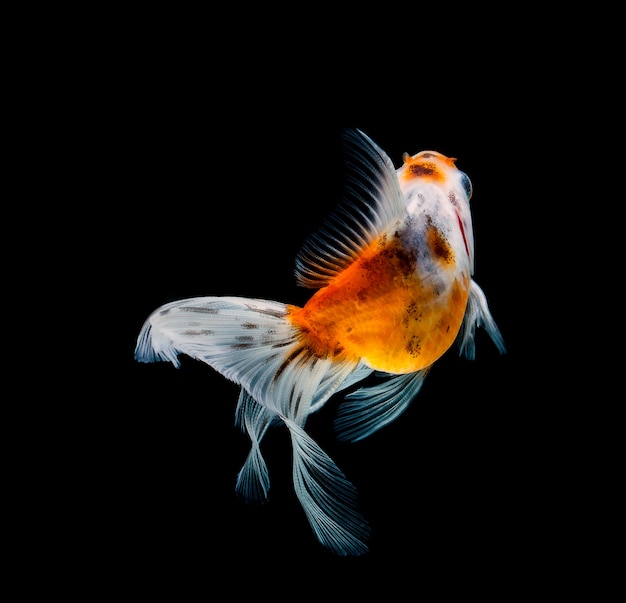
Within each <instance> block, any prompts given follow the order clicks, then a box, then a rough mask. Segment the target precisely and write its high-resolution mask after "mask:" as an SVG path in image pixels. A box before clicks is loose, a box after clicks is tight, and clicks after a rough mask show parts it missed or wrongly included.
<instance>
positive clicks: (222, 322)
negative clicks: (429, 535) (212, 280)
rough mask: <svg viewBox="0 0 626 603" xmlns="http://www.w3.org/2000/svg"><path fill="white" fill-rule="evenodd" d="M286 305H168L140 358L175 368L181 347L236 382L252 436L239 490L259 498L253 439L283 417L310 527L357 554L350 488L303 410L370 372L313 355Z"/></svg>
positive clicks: (357, 522)
mask: <svg viewBox="0 0 626 603" xmlns="http://www.w3.org/2000/svg"><path fill="white" fill-rule="evenodd" d="M287 314H288V311H287V306H286V305H285V304H282V303H279V302H274V301H267V300H260V299H247V298H237V297H198V298H189V299H183V300H180V301H175V302H172V303H169V304H166V305H164V306H162V307H160V308H158V309H157V310H156V311H155V312H153V313H152V314H151V315H150V316H149V317H148V319H147V320H146V322H145V323H144V325H143V327H142V329H141V332H140V334H139V337H138V339H137V346H136V348H135V358H136V359H137V360H138V361H139V362H155V361H159V360H164V361H169V362H172V363H173V364H174V365H175V366H176V367H179V366H180V361H179V360H178V356H179V354H185V355H187V356H190V357H191V358H194V359H196V360H200V361H202V362H205V363H206V364H208V365H209V366H211V367H213V368H214V369H215V370H217V371H218V372H220V373H221V374H222V375H224V376H225V377H226V378H228V379H230V380H231V381H234V382H235V383H238V384H240V385H241V386H242V392H241V395H240V397H239V404H238V406H237V411H236V422H237V424H238V425H239V426H240V427H241V428H242V429H245V430H246V431H247V432H248V434H249V436H250V439H251V442H252V446H251V450H250V454H249V455H248V458H247V460H246V462H245V463H244V466H243V467H242V469H241V471H240V473H239V475H238V478H237V492H238V493H239V494H241V495H242V496H244V497H245V498H246V499H247V500H251V501H259V502H261V501H263V500H264V499H265V498H266V496H267V491H268V488H269V477H268V472H267V467H266V465H265V461H264V460H263V457H262V456H261V453H260V447H259V445H260V442H261V439H262V438H263V436H264V435H265V432H266V430H267V428H268V427H269V426H270V425H272V424H273V423H275V422H276V421H281V420H282V422H284V423H285V424H286V425H287V427H288V428H289V431H290V433H291V435H292V443H293V450H294V457H293V458H294V460H293V463H294V465H293V476H294V488H295V490H296V494H297V496H298V499H299V500H300V503H301V504H302V507H303V509H304V511H305V513H306V515H307V518H308V520H309V523H310V524H311V526H312V528H313V530H314V532H315V534H316V535H317V537H318V539H319V540H320V542H322V544H324V545H325V546H327V547H329V548H330V549H332V550H333V551H334V552H335V553H338V554H344V555H357V554H362V553H363V552H365V551H366V550H367V547H366V545H365V539H366V536H367V534H368V531H369V528H367V523H366V522H365V520H364V519H363V518H362V517H361V516H360V515H359V514H358V512H357V511H356V492H355V490H354V486H352V484H350V482H348V481H347V480H346V478H345V476H344V475H343V474H342V473H341V471H340V470H339V469H338V468H337V467H336V465H335V463H334V462H333V461H332V460H331V459H330V458H329V457H328V455H326V453H325V452H323V451H322V450H321V449H320V447H319V446H318V445H317V444H316V443H315V442H314V441H313V440H312V439H311V438H310V437H309V436H308V435H307V434H306V433H305V432H304V425H305V423H306V419H307V417H308V415H309V414H311V413H312V412H314V411H316V410H317V409H319V408H320V407H321V406H322V405H323V404H324V403H325V402H326V401H327V400H328V399H329V398H330V396H331V395H332V394H333V393H335V392H336V391H338V390H340V389H343V388H345V387H346V385H345V384H346V383H350V384H351V383H355V382H356V381H357V380H358V379H359V378H363V377H364V376H366V375H367V374H369V372H370V371H369V370H363V369H361V368H359V365H358V363H357V362H355V361H349V360H343V361H334V360H332V359H330V358H321V357H318V356H314V355H313V354H312V353H311V352H310V351H309V350H308V349H307V348H306V347H305V346H304V344H303V340H302V337H301V334H300V332H299V331H298V329H297V327H295V326H293V325H292V324H291V322H290V321H289V320H287V319H286V317H287Z"/></svg>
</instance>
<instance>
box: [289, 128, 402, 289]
mask: <svg viewBox="0 0 626 603" xmlns="http://www.w3.org/2000/svg"><path fill="white" fill-rule="evenodd" d="M343 142H344V149H345V152H346V172H347V173H346V183H345V187H344V192H343V196H342V198H341V200H340V202H339V204H338V205H337V207H336V208H335V209H334V210H333V211H332V212H331V213H330V215H329V216H328V217H327V219H326V221H325V222H324V223H323V225H322V227H321V228H320V229H319V230H318V232H317V233H315V234H313V235H311V236H310V237H309V239H308V240H307V241H306V242H305V244H304V245H303V247H302V249H301V250H300V252H299V253H298V255H297V257H296V269H295V274H296V280H297V282H298V284H299V285H302V286H303V287H311V288H319V287H322V286H324V285H326V284H328V282H329V281H330V280H331V279H332V278H333V277H335V276H336V275H337V273H339V272H340V271H341V270H343V269H344V268H346V266H349V265H350V264H351V263H352V262H353V261H354V258H355V257H357V256H358V255H359V253H360V251H361V250H362V249H364V248H365V247H367V245H369V244H370V243H371V242H372V241H373V240H374V239H375V238H376V237H377V236H378V235H380V234H381V233H382V232H383V231H384V229H385V228H386V227H388V226H389V225H390V224H392V223H393V222H394V221H395V220H397V219H398V218H399V217H400V216H402V214H403V212H404V199H403V196H402V193H401V191H400V187H399V184H398V179H397V175H396V170H395V168H394V165H393V163H392V161H391V159H389V157H388V156H387V154H386V153H385V152H384V151H383V150H382V149H381V148H380V147H379V146H378V145H377V144H376V143H375V142H373V141H372V140H371V138H369V137H368V136H367V135H366V134H364V133H363V132H361V131H360V130H346V131H344V136H343Z"/></svg>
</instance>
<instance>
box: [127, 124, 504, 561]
mask: <svg viewBox="0 0 626 603" xmlns="http://www.w3.org/2000/svg"><path fill="white" fill-rule="evenodd" d="M342 141H343V143H344V146H343V150H344V153H345V183H344V188H343V189H342V194H341V197H340V199H339V200H338V202H337V205H336V207H335V208H334V209H333V210H332V211H331V212H330V214H329V215H328V217H327V218H326V220H325V222H323V223H322V225H321V227H320V228H319V230H317V231H316V232H314V233H313V234H311V235H310V236H309V238H307V239H306V240H305V241H304V244H303V246H302V247H301V249H300V251H299V252H298V254H297V256H296V260H295V277H296V281H297V283H298V285H300V286H302V287H305V288H309V289H311V290H313V291H312V294H311V296H310V297H309V298H308V301H307V302H306V303H304V304H303V305H301V306H298V305H293V304H289V303H286V302H282V301H273V300H269V299H256V298H247V297H236V296H206V297H191V298H186V299H181V300H177V301H173V302H170V303H165V304H164V305H161V306H160V307H158V308H157V309H156V310H154V312H152V314H150V316H148V318H147V319H146V320H145V323H144V324H143V326H142V328H141V330H140V332H139V335H138V338H137V343H136V347H135V359H136V360H137V361H139V362H155V361H166V362H171V363H172V364H173V365H174V366H175V367H180V366H181V363H180V359H179V355H181V354H184V355H186V356H188V357H191V358H193V359H195V360H198V361H200V362H203V363H206V364H207V365H209V366H210V367H212V368H213V369H214V370H215V371H217V372H218V373H220V374H221V375H222V376H223V377H225V378H226V379H228V380H230V381H232V382H234V383H236V384H238V385H239V386H240V391H239V399H238V401H237V405H236V409H235V413H234V415H235V418H234V420H235V424H236V425H237V426H238V427H239V428H240V429H241V430H242V431H243V433H244V434H246V437H247V438H249V440H250V449H249V453H248V455H247V457H246V459H245V462H244V463H243V465H242V467H241V469H240V471H239V472H238V474H237V476H236V483H235V490H236V492H237V494H238V495H239V496H241V497H242V498H243V499H244V500H245V501H247V502H255V503H261V502H266V501H267V500H268V498H269V497H268V494H269V488H270V479H269V470H268V467H267V464H266V462H265V459H264V458H263V454H262V450H261V444H262V441H263V438H264V437H265V436H266V434H267V432H268V430H269V429H270V428H271V427H276V426H278V425H283V426H286V428H287V429H288V432H289V434H290V440H291V446H292V476H293V488H294V491H295V494H296V496H297V499H298V501H299V503H300V505H301V507H302V509H303V511H304V514H305V515H306V518H307V519H308V522H309V524H310V526H311V529H312V531H313V533H314V535H315V537H316V538H317V540H318V541H319V543H321V545H323V547H326V549H328V550H330V551H331V552H332V553H335V554H337V555H350V556H354V555H363V554H364V553H366V552H367V551H368V550H369V545H368V540H369V537H370V533H371V527H370V525H369V523H368V521H367V519H366V518H365V517H364V516H363V514H362V513H361V511H360V509H359V503H358V495H357V490H356V487H355V486H354V484H352V483H351V482H350V481H349V480H348V479H347V477H346V475H345V474H344V473H343V472H342V471H341V470H340V469H339V467H338V466H337V464H336V463H335V461H333V459H332V458H331V457H330V456H329V455H328V454H327V453H326V452H325V451H324V450H322V448H321V447H320V446H319V445H318V444H317V443H316V442H315V441H314V440H313V439H312V437H311V436H310V435H309V434H308V433H307V431H306V423H307V418H308V417H309V416H310V415H311V414H312V413H315V412H317V411H319V409H320V408H322V407H323V406H324V404H326V403H327V402H328V400H329V399H330V398H331V397H332V396H334V395H336V394H339V393H341V392H343V398H342V399H341V403H340V404H339V406H338V408H337V415H336V418H335V420H334V429H335V432H336V435H337V437H338V438H339V440H342V441H350V442H356V441H359V440H362V439H363V438H366V437H368V436H370V435H371V434H372V433H374V432H376V431H377V430H379V429H381V428H382V427H384V426H386V425H388V424H389V423H390V422H392V421H395V420H396V419H397V418H398V417H399V416H400V415H401V414H402V413H403V412H404V411H405V410H406V409H407V407H408V406H409V404H410V403H411V402H412V401H413V400H414V399H415V397H416V396H417V394H418V393H419V391H420V389H421V387H422V385H423V383H424V379H425V378H426V376H427V375H428V373H429V371H430V370H431V369H432V367H433V366H434V364H435V363H436V362H437V360H438V359H440V358H441V357H442V355H443V354H444V353H445V352H447V351H448V350H449V349H450V348H451V347H452V346H453V344H455V342H456V343H457V345H458V349H459V353H460V355H461V356H463V357H465V358H467V359H470V360H471V359H473V358H474V357H475V347H476V346H475V332H476V328H477V327H481V328H484V329H485V331H486V332H487V333H488V335H489V337H490V338H491V340H492V341H493V343H494V344H495V346H496V348H497V349H498V351H499V352H500V353H504V352H505V351H506V350H505V344H504V340H503V337H502V334H501V332H500V330H499V328H498V326H497V325H496V323H495V321H494V319H493V317H492V315H491V311H490V309H489V306H488V304H487V299H486V296H485V294H484V292H483V291H482V289H481V288H480V287H479V286H478V284H477V283H476V282H475V281H474V278H473V274H474V236H473V230H472V216H471V211H470V198H471V197H472V193H473V191H472V183H471V181H470V179H469V177H468V176H467V174H465V173H464V172H463V171H461V170H459V169H458V168H457V167H456V161H457V160H456V158H451V157H447V156H445V155H443V154H442V153H439V152H437V151H421V152H419V153H417V154H415V155H412V156H411V155H409V154H408V153H404V155H403V157H402V160H403V164H402V166H400V167H399V168H398V169H396V168H395V167H394V164H393V162H392V161H391V159H390V158H389V156H388V155H387V154H386V153H385V151H383V150H382V149H381V148H380V147H379V146H378V145H377V144H376V143H375V142H374V141H373V140H372V139H371V138H370V137H369V136H367V135H366V134H365V133H364V132H362V131H361V130H359V129H346V130H344V132H343V135H342ZM350 388H352V390H351V391H350V392H349V393H346V390H348V389H350Z"/></svg>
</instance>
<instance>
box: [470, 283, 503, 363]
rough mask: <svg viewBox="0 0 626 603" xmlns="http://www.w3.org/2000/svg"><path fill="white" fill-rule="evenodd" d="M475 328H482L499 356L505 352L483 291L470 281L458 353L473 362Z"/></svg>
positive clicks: (500, 335) (500, 334) (474, 354)
mask: <svg viewBox="0 0 626 603" xmlns="http://www.w3.org/2000/svg"><path fill="white" fill-rule="evenodd" d="M476 327H483V328H484V329H485V331H487V334H488V335H489V337H491V340H492V341H493V343H494V344H495V346H496V348H498V351H499V352H500V354H504V353H505V352H506V347H505V345H504V338H503V337H502V333H500V329H499V328H498V325H497V324H496V322H495V320H494V319H493V317H492V316H491V311H490V310H489V305H488V304H487V297H486V296H485V294H484V292H483V290H482V289H481V288H480V287H479V286H478V285H477V284H476V282H475V281H474V280H473V279H472V280H471V281H470V290H469V298H468V301H467V309H466V310H465V316H464V317H463V323H462V324H461V330H460V331H459V336H458V342H459V350H460V351H459V353H460V355H461V356H463V357H464V358H467V359H468V360H473V359H474V358H475V356H476V342H475V340H474V335H475V332H476Z"/></svg>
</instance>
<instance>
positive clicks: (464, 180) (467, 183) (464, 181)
mask: <svg viewBox="0 0 626 603" xmlns="http://www.w3.org/2000/svg"><path fill="white" fill-rule="evenodd" d="M461 186H462V187H463V190H464V191H465V194H466V195H467V198H468V199H471V198H472V192H473V189H472V181H471V180H470V179H469V176H468V175H467V174H466V173H465V172H461Z"/></svg>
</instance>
